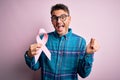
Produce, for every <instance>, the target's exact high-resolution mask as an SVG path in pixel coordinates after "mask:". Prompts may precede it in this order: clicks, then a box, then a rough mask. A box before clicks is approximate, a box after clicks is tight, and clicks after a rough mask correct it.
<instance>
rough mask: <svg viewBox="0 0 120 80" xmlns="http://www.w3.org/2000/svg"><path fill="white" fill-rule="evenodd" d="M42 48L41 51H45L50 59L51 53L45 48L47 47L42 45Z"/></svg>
mask: <svg viewBox="0 0 120 80" xmlns="http://www.w3.org/2000/svg"><path fill="white" fill-rule="evenodd" d="M42 50H43V52H44V53H45V55H46V56H47V58H48V59H49V60H51V54H50V51H49V50H48V49H47V47H46V46H43V47H42Z"/></svg>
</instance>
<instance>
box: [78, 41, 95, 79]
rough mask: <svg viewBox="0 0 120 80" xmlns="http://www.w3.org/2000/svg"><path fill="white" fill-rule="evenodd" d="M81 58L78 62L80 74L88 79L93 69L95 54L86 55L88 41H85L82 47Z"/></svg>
mask: <svg viewBox="0 0 120 80" xmlns="http://www.w3.org/2000/svg"><path fill="white" fill-rule="evenodd" d="M80 50H81V53H80V56H79V60H78V69H77V70H78V74H79V75H80V76H81V77H82V78H85V77H87V76H88V75H89V74H90V72H91V69H92V63H93V55H94V54H88V53H86V52H85V51H86V41H85V40H84V39H83V40H82V42H81V45H80Z"/></svg>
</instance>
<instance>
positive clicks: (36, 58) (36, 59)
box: [34, 49, 42, 64]
mask: <svg viewBox="0 0 120 80" xmlns="http://www.w3.org/2000/svg"><path fill="white" fill-rule="evenodd" d="M41 52H42V50H41V49H39V50H38V54H37V55H35V56H34V57H35V64H36V63H37V61H38V59H39V57H40V54H41Z"/></svg>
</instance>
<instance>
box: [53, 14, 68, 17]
mask: <svg viewBox="0 0 120 80" xmlns="http://www.w3.org/2000/svg"><path fill="white" fill-rule="evenodd" d="M62 15H67V14H61V15H60V16H62ZM52 16H56V15H52ZM56 17H58V16H56Z"/></svg>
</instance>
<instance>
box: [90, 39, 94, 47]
mask: <svg viewBox="0 0 120 80" xmlns="http://www.w3.org/2000/svg"><path fill="white" fill-rule="evenodd" d="M94 43H95V39H94V38H91V40H90V47H91V49H94Z"/></svg>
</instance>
